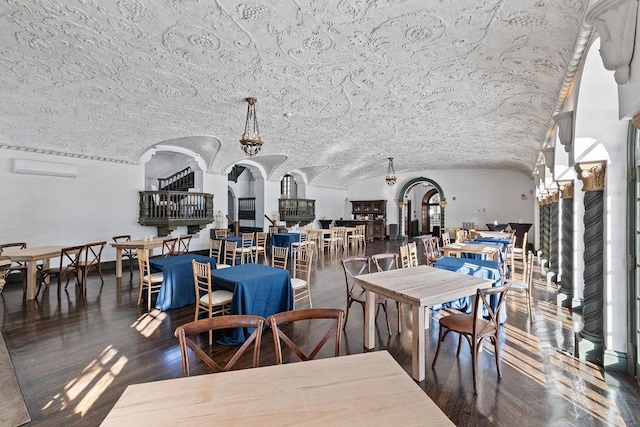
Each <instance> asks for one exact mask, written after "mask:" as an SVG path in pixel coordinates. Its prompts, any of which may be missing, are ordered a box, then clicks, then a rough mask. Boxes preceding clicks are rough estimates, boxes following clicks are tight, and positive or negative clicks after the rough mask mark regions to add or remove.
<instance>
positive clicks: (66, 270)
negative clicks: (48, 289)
mask: <svg viewBox="0 0 640 427" xmlns="http://www.w3.org/2000/svg"><path fill="white" fill-rule="evenodd" d="M83 252H84V245H81V246H68V247H65V248H62V250H61V251H60V264H59V265H58V267H50V268H41V269H40V270H39V272H40V284H39V286H38V290H37V292H36V297H37V296H38V294H39V293H40V289H41V288H42V285H43V284H44V285H45V286H48V284H49V281H50V280H51V276H57V277H58V296H59V295H60V288H61V287H62V280H63V279H65V278H66V279H67V283H66V284H65V288H66V286H67V285H68V284H69V278H70V276H74V277H75V278H76V285H78V286H79V287H80V288H81V289H82V286H83V283H82V274H81V272H80V267H79V264H80V262H81V261H82V255H83Z"/></svg>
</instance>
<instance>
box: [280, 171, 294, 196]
mask: <svg viewBox="0 0 640 427" xmlns="http://www.w3.org/2000/svg"><path fill="white" fill-rule="evenodd" d="M292 181H293V177H292V176H291V175H289V174H286V175H285V176H283V177H282V181H280V194H282V195H285V196H289V197H291V182H292Z"/></svg>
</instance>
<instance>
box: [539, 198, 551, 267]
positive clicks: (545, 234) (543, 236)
mask: <svg viewBox="0 0 640 427" xmlns="http://www.w3.org/2000/svg"><path fill="white" fill-rule="evenodd" d="M540 204H541V209H542V212H541V215H540V218H541V219H542V221H541V224H540V246H541V248H542V262H541V265H542V267H544V266H545V265H547V266H548V265H549V220H550V217H549V196H544V197H543V198H542V200H540Z"/></svg>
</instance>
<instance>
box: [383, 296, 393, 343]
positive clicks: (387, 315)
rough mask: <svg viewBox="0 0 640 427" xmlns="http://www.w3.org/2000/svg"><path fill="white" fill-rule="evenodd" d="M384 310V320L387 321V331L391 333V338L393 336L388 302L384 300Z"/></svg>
mask: <svg viewBox="0 0 640 427" xmlns="http://www.w3.org/2000/svg"><path fill="white" fill-rule="evenodd" d="M382 309H383V310H384V318H385V319H386V320H387V331H388V332H389V336H391V325H389V310H388V306H387V300H384V302H383V303H382Z"/></svg>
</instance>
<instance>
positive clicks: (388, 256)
mask: <svg viewBox="0 0 640 427" xmlns="http://www.w3.org/2000/svg"><path fill="white" fill-rule="evenodd" d="M398 259H399V257H398V254H394V253H383V254H375V255H371V261H373V265H375V267H376V271H389V270H396V269H397V268H398ZM396 308H397V310H398V333H401V332H402V304H401V303H400V301H396Z"/></svg>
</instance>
